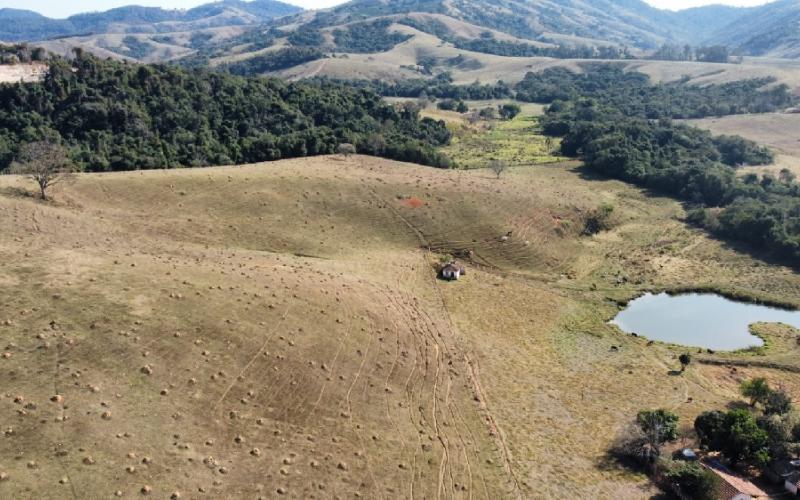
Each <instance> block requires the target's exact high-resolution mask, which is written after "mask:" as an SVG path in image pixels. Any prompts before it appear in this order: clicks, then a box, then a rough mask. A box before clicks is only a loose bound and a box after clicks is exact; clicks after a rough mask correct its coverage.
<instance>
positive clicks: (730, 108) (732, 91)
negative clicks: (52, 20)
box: [515, 64, 794, 119]
mask: <svg viewBox="0 0 800 500" xmlns="http://www.w3.org/2000/svg"><path fill="white" fill-rule="evenodd" d="M583 69H584V72H583V73H574V72H572V71H569V70H568V69H565V68H551V69H548V70H546V71H542V72H540V73H528V74H527V75H526V76H525V78H524V79H523V80H522V81H521V82H520V83H518V84H517V86H516V87H515V90H516V97H517V99H519V100H521V101H528V102H539V103H550V102H553V101H557V100H560V101H569V100H575V99H578V98H583V97H591V98H593V99H597V100H598V101H600V102H602V103H603V104H606V105H608V106H610V107H612V108H614V109H616V110H619V111H620V112H622V113H624V114H625V115H628V116H640V117H643V118H650V119H658V118H674V119H679V118H703V117H706V116H724V115H733V114H742V113H768V112H772V111H777V110H781V109H785V108H786V107H788V106H790V105H791V104H792V102H793V101H794V98H793V96H792V94H791V92H790V91H789V88H788V87H787V86H786V85H775V86H772V87H770V88H768V89H766V90H764V88H765V87H766V86H767V85H768V84H771V83H774V79H769V78H757V79H751V80H741V81H736V82H730V83H725V84H722V85H708V86H703V87H701V86H697V85H689V84H687V81H686V80H681V81H678V82H675V83H666V84H660V85H653V84H651V83H650V80H649V78H648V77H647V75H644V74H642V73H637V72H631V71H625V69H624V68H623V67H621V66H617V65H615V64H585V65H583Z"/></svg>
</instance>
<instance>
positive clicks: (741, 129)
mask: <svg viewBox="0 0 800 500" xmlns="http://www.w3.org/2000/svg"><path fill="white" fill-rule="evenodd" d="M687 123H689V124H690V125H693V126H695V127H699V128H703V129H706V130H709V131H711V132H713V133H714V134H720V135H740V136H742V137H745V138H747V139H750V140H752V141H756V142H757V143H759V144H762V145H764V146H767V147H769V148H770V149H772V151H773V152H774V153H775V163H774V165H768V166H766V167H747V168H743V169H742V171H743V172H751V171H758V172H771V173H773V174H777V173H778V172H779V171H780V170H781V169H784V168H788V169H789V170H791V171H793V172H794V173H795V174H798V175H800V135H799V134H798V131H800V113H765V114H758V115H733V116H724V117H720V118H705V119H703V120H688V121H687Z"/></svg>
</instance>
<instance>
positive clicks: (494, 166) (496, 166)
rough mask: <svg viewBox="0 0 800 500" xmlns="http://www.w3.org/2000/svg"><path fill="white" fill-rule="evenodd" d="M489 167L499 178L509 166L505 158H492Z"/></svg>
mask: <svg viewBox="0 0 800 500" xmlns="http://www.w3.org/2000/svg"><path fill="white" fill-rule="evenodd" d="M488 167H489V170H491V171H492V172H494V173H495V175H496V176H497V178H498V179H499V178H500V175H502V173H503V172H505V171H506V169H507V168H508V165H507V164H506V162H504V161H503V160H490V161H489V165H488Z"/></svg>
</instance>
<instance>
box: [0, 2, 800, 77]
mask: <svg viewBox="0 0 800 500" xmlns="http://www.w3.org/2000/svg"><path fill="white" fill-rule="evenodd" d="M409 19H411V20H412V21H413V22H410V23H409V22H408V20H409ZM371 23H372V24H374V23H379V24H381V23H382V24H381V26H378V27H374V26H373V27H372V28H368V29H367V31H364V30H361V34H360V36H361V37H362V39H361V40H355V41H354V40H353V39H352V37H350V40H349V41H343V40H344V38H342V33H345V34H346V33H348V32H349V31H348V30H349V29H350V27H351V26H353V25H362V26H363V25H368V24H371ZM396 23H399V24H396ZM390 25H391V26H390ZM376 26H377V25H376ZM398 26H399V28H398ZM387 27H388V28H387ZM386 29H388V30H389V32H394V31H396V30H397V29H399V30H400V31H401V32H402V33H395V34H394V35H391V36H386V35H385V34H383V33H384V32H385V31H386ZM370 30H372V31H370ZM409 30H411V31H409ZM308 32H313V33H312V34H313V37H312V38H308V37H307V36H306V34H307V33H308ZM292 33H300V34H301V35H300V36H296V37H293V36H291V35H292ZM487 35H488V36H490V37H491V38H492V40H494V41H493V42H492V43H495V44H496V43H500V42H502V43H506V44H512V45H507V46H503V47H500V49H502V51H511V52H514V51H519V50H522V49H520V47H521V46H525V45H526V44H529V45H531V46H538V47H551V48H553V47H558V46H573V47H574V46H590V47H592V46H593V47H598V48H599V47H614V48H616V49H622V48H627V49H630V50H632V51H634V52H636V53H638V54H640V55H642V54H645V55H646V54H648V53H652V52H653V51H654V50H656V49H657V48H659V47H661V46H663V45H681V46H682V45H684V44H691V45H694V46H700V45H725V46H727V47H729V48H730V49H731V50H732V51H733V52H734V53H736V54H741V55H754V56H770V57H787V58H798V57H800V1H798V0H778V1H776V2H773V3H769V4H767V5H764V6H761V7H752V8H737V7H729V6H722V5H710V6H705V7H698V8H693V9H687V10H682V11H677V12H674V11H668V10H661V9H657V8H655V7H652V6H650V5H649V4H647V3H645V2H644V1H642V0H353V1H351V2H348V3H345V4H342V5H339V6H337V7H334V8H331V9H326V10H319V11H303V10H302V9H301V8H299V7H295V6H292V5H289V4H285V3H281V2H279V1H275V0H253V1H242V0H222V1H219V2H214V3H209V4H205V5H201V6H199V7H196V8H193V9H190V10H164V9H160V8H151V7H137V6H129V7H121V8H118V9H112V10H109V11H106V12H95V13H87V14H79V15H75V16H71V17H69V18H67V19H60V20H59V19H50V18H47V17H45V16H42V15H40V14H37V13H34V12H31V11H25V10H15V9H0V40H4V41H30V42H40V43H42V41H43V40H47V41H46V42H43V43H42V44H43V45H44V46H45V47H46V48H48V49H49V50H53V51H55V52H57V53H67V52H68V51H69V48H70V47H72V46H81V47H83V48H85V49H87V50H92V51H95V52H97V53H99V54H101V55H104V56H111V57H124V58H128V59H131V60H138V61H145V62H152V61H161V60H175V59H182V58H186V57H190V56H197V57H200V58H201V59H202V58H205V59H211V60H212V63H213V61H216V62H217V63H226V62H229V61H241V60H243V59H248V57H251V56H252V57H254V56H256V55H260V56H263V54H264V53H265V51H266V52H269V51H271V50H279V49H281V48H285V47H290V48H291V47H292V46H300V45H302V46H304V47H305V49H304V50H305V51H304V52H302V53H298V54H289V55H287V54H286V53H283V54H281V58H282V61H283V62H285V61H286V60H290V59H291V57H297V58H298V60H300V59H302V61H303V62H298V63H297V64H303V63H304V62H305V63H307V62H308V61H309V60H315V59H319V58H320V57H322V56H321V54H332V53H337V52H338V53H353V52H355V53H359V52H360V53H365V52H369V53H376V54H377V53H381V52H385V51H387V50H389V49H391V48H392V47H393V46H395V45H397V44H398V43H400V42H401V41H403V40H409V39H414V43H413V45H414V49H413V50H414V51H415V54H416V56H415V57H416V59H419V57H423V58H424V53H426V52H430V51H431V50H433V48H435V47H438V48H439V49H441V48H442V47H444V46H446V45H447V44H452V43H453V42H454V40H458V41H459V42H460V43H461V45H460V46H458V47H457V48H458V49H459V50H462V52H463V50H466V51H472V52H474V51H475V50H476V49H475V46H476V44H480V43H483V44H486V43H489V42H486V40H485V37H486V36H487ZM426 37H427V38H426ZM431 37H433V38H431ZM482 37H484V38H482ZM304 39H305V41H303V40H304ZM298 40H300V41H298ZM309 40H313V42H310V41H309ZM392 40H394V42H393V43H390V42H392ZM465 41H472V42H473V45H472V46H469V44H467V43H466V42H465ZM373 42H374V43H373ZM425 44H428V47H427V48H426V47H425V46H424V45H425ZM456 45H458V44H456ZM365 46H371V47H370V49H369V50H364V47H365ZM311 48H313V49H314V50H316V51H317V52H311V51H310V49H311ZM495 49H497V47H495ZM523 49H525V47H523ZM434 52H435V51H434ZM439 52H441V50H439ZM490 53H491V54H495V55H518V54H516V53H514V54H507V53H502V54H501V53H498V52H496V51H495V52H491V51H490ZM469 55H470V54H466V56H465V57H468V56H469ZM403 56H404V57H403V58H400V59H401V60H403V61H408V62H409V63H412V65H413V64H416V63H417V60H416V59H415V58H410V59H409V57H411V56H410V55H409V54H408V53H405V54H403ZM374 59H376V60H378V59H380V58H379V57H375V58H374ZM397 60H398V59H397V58H395V59H392V60H391V62H390V64H395V67H397V66H396V61H397ZM379 62H381V61H379ZM275 64H276V63H274V62H272V63H270V64H266V65H264V67H265V68H274V67H275ZM406 65H407V64H406ZM284 67H285V65H284ZM269 71H271V70H269ZM316 71H319V70H315V72H314V74H317V72H316ZM383 71H389V69H388V68H385V69H384V70H383ZM367 73H369V74H370V75H372V73H371V72H367ZM323 74H324V73H323Z"/></svg>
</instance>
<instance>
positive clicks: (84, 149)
mask: <svg viewBox="0 0 800 500" xmlns="http://www.w3.org/2000/svg"><path fill="white" fill-rule="evenodd" d="M449 139H450V133H449V132H448V130H447V128H446V127H445V124H444V123H443V122H441V121H434V120H431V119H420V118H419V116H418V114H417V113H416V111H415V110H413V109H402V108H395V107H393V106H391V105H388V104H386V103H385V102H383V101H382V99H381V98H380V97H379V96H377V95H376V94H374V93H372V92H369V91H366V90H360V89H351V88H347V87H344V86H341V85H336V84H334V83H331V82H316V83H290V82H285V81H281V80H277V79H268V78H245V77H239V76H235V75H230V74H225V73H221V72H209V71H204V70H193V71H189V70H185V69H182V68H179V67H175V66H168V65H137V64H128V63H125V62H119V61H113V60H101V59H99V58H97V57H94V56H91V55H87V54H84V53H83V52H81V51H77V52H76V57H75V58H74V60H72V61H67V60H64V59H60V58H54V59H52V60H51V61H50V63H49V71H48V73H47V75H46V77H45V78H44V79H43V80H42V81H40V82H37V83H28V84H19V83H15V84H3V85H0V170H2V169H4V168H7V167H8V166H9V165H10V164H11V162H12V160H13V159H14V158H15V157H16V156H17V155H18V153H19V149H20V146H21V145H23V144H27V143H31V142H35V141H41V140H48V141H50V142H53V143H56V144H63V145H64V146H66V147H67V148H68V150H69V155H70V157H71V159H72V161H73V162H74V163H75V164H76V165H77V166H78V167H79V169H81V170H85V171H107V170H131V169H146V168H170V167H180V166H206V165H228V164H237V163H246V162H257V161H265V160H277V159H280V158H290V157H298V156H307V155H318V154H327V153H333V152H335V150H336V148H337V146H338V145H339V144H341V143H350V144H353V145H355V146H356V148H357V149H358V151H359V152H362V153H367V154H374V155H380V156H385V157H388V158H395V159H399V160H406V161H414V162H418V163H422V164H427V165H433V166H439V167H442V166H448V165H449V160H448V159H447V158H446V157H445V156H443V155H442V154H440V153H438V152H437V150H436V148H437V147H438V146H441V145H444V144H446V143H447V142H448V141H449Z"/></svg>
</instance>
